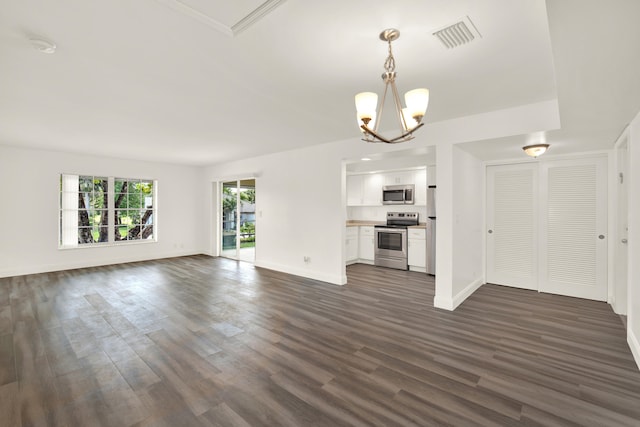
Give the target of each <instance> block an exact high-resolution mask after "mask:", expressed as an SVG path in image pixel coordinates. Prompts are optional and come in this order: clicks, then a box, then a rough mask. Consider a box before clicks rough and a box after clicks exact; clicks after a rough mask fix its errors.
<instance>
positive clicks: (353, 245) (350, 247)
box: [345, 227, 358, 264]
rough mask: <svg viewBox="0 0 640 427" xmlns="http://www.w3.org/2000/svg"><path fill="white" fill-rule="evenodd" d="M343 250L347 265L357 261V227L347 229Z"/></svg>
mask: <svg viewBox="0 0 640 427" xmlns="http://www.w3.org/2000/svg"><path fill="white" fill-rule="evenodd" d="M345 250H346V256H347V259H346V262H347V264H353V263H354V262H357V261H358V227H347V233H346V239H345Z"/></svg>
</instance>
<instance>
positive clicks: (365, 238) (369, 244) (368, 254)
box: [358, 226, 375, 264]
mask: <svg viewBox="0 0 640 427" xmlns="http://www.w3.org/2000/svg"><path fill="white" fill-rule="evenodd" d="M374 239H375V236H374V232H373V227H369V226H361V227H360V235H359V239H358V246H359V251H358V258H359V261H360V262H362V263H365V264H373V257H374V253H375V242H374Z"/></svg>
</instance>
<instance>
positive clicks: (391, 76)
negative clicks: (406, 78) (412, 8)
mask: <svg viewBox="0 0 640 427" xmlns="http://www.w3.org/2000/svg"><path fill="white" fill-rule="evenodd" d="M398 37H400V31H398V30H396V29H394V28H389V29H386V30H384V31H383V32H381V33H380V40H382V41H385V42H387V43H389V56H387V60H386V61H385V62H384V69H385V72H384V73H383V74H382V80H383V81H384V93H383V94H382V101H381V102H380V106H379V107H380V108H379V113H377V112H376V110H378V108H377V107H378V95H377V94H376V93H373V92H362V93H359V94H357V95H356V110H357V118H358V125H359V126H360V130H361V131H362V133H363V134H364V138H363V139H362V140H363V141H367V142H385V143H387V144H395V143H398V142H405V141H409V140H412V139H413V138H414V137H413V132H415V131H416V130H418V129H419V128H420V127H422V125H424V123H422V118H423V117H424V114H425V113H426V111H427V106H428V105H429V90H428V89H422V88H421V89H414V90H410V91H409V92H407V93H405V95H404V100H405V103H406V104H407V107H406V108H402V104H401V102H400V97H399V96H398V89H397V88H396V71H395V69H396V60H395V58H394V57H393V53H392V51H391V42H392V41H394V40H397V39H398ZM389 87H391V93H392V97H393V103H394V106H395V110H396V115H397V118H398V122H399V125H400V133H401V134H400V136H397V137H395V138H389V139H387V138H384V137H382V136H380V134H379V133H378V125H379V124H380V121H381V119H382V112H383V109H384V102H385V99H386V97H387V91H388V90H389Z"/></svg>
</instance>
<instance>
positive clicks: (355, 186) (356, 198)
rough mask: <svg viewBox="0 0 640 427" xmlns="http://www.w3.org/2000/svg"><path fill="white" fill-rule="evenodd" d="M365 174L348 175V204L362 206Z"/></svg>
mask: <svg viewBox="0 0 640 427" xmlns="http://www.w3.org/2000/svg"><path fill="white" fill-rule="evenodd" d="M362 190H363V175H347V206H362V195H363V191H362Z"/></svg>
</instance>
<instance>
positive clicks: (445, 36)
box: [432, 16, 482, 49]
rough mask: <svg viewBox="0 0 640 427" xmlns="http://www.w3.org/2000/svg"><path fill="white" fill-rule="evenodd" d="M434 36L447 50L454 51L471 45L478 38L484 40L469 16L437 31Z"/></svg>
mask: <svg viewBox="0 0 640 427" xmlns="http://www.w3.org/2000/svg"><path fill="white" fill-rule="evenodd" d="M432 34H433V35H434V36H435V37H436V38H437V39H438V40H440V42H442V44H443V46H444V47H446V48H447V49H453V48H455V47H459V46H462V45H463V44H467V43H471V42H472V41H473V40H475V39H476V38H478V37H479V38H482V34H480V31H478V29H477V28H476V26H475V24H474V23H473V21H472V20H471V18H469V17H468V16H465V17H464V18H462V19H460V20H459V21H458V22H456V23H453V24H450V25H447V26H446V27H444V28H441V29H439V30H436V31H434V32H433V33H432Z"/></svg>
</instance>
